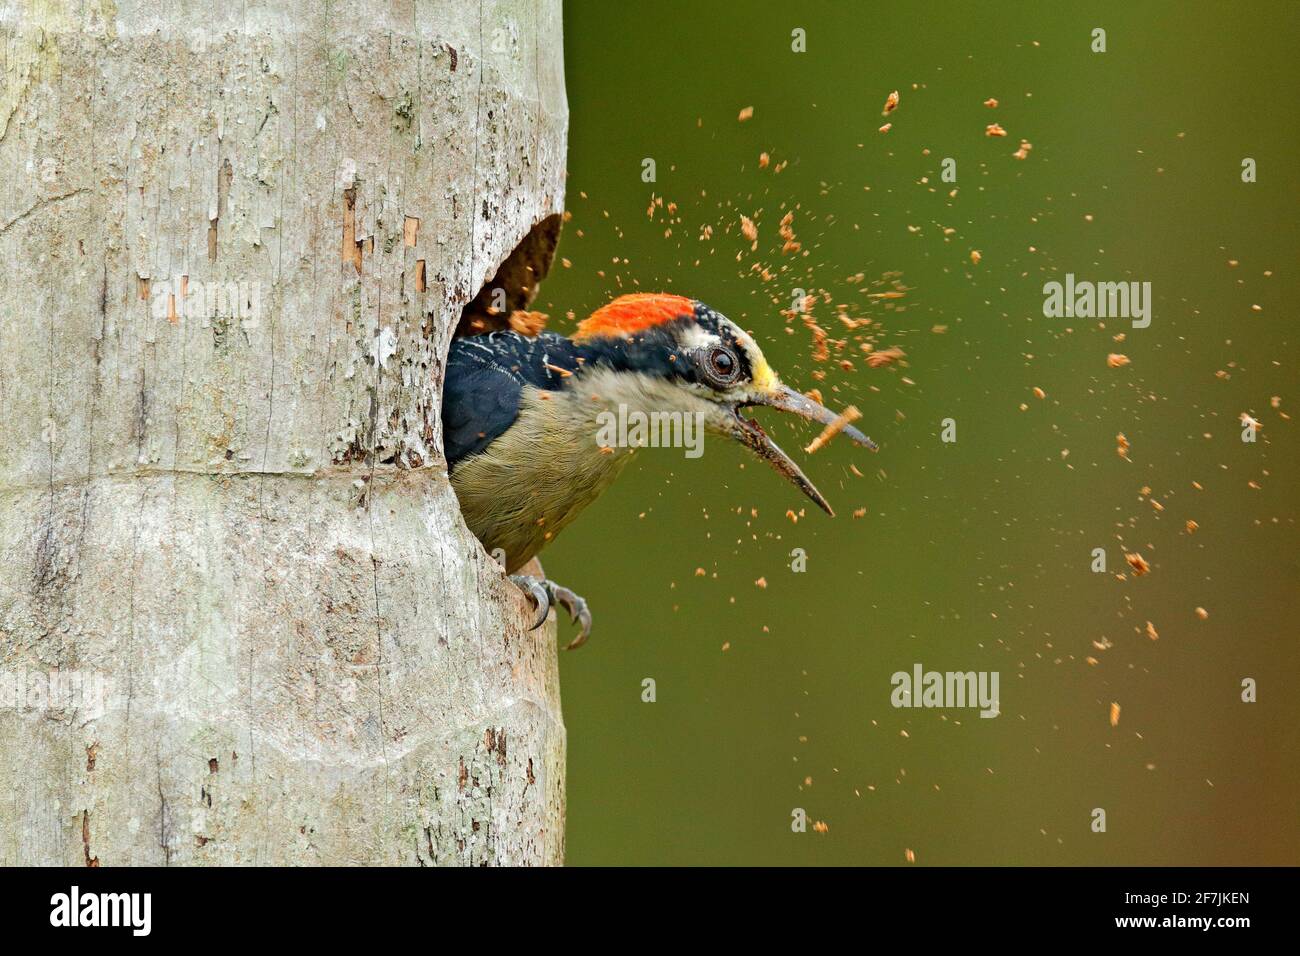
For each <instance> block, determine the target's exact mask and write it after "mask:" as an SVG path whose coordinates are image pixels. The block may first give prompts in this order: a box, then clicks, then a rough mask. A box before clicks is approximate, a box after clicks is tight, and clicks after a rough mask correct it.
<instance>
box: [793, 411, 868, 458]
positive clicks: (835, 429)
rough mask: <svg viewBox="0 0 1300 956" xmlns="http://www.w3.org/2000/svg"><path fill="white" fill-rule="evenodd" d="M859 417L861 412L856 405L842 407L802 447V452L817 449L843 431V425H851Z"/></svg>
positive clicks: (810, 451) (809, 452)
mask: <svg viewBox="0 0 1300 956" xmlns="http://www.w3.org/2000/svg"><path fill="white" fill-rule="evenodd" d="M861 417H862V413H861V412H860V411H858V406H856V405H850V406H849V407H848V408H846V409H844V411H842V412H840V413H839V415H837V416H836V417H835V420H834V421H833V422H831V423H830V424H828V425H827V426H826V427H825V428H823V429H822V433H821V434H820V435H818V436H817V437H816V438H814V439H813V440H812V441H811V442H809V443H808V445H807V447H805V448H804V453H805V454H808V455H811V454H813V453H814V452H816V451H818V450H819V449H821V448H822V446H824V445H825V444H826V443H827V442H829V441H830V440H831V439H832V438H834V437H835V436H836V435H838V434H839V433H840V432H842V431H844V426H846V425H851V424H852V423H853V422H856V421H857V420H858V419H859V418H861Z"/></svg>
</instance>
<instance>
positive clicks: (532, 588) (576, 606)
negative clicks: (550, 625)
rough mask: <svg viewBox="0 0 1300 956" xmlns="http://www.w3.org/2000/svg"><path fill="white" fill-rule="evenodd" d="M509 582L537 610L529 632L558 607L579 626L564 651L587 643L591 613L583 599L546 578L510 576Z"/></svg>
mask: <svg viewBox="0 0 1300 956" xmlns="http://www.w3.org/2000/svg"><path fill="white" fill-rule="evenodd" d="M510 580H511V581H514V582H515V584H517V585H518V586H519V588H520V590H522V591H523V592H524V593H525V594H527V595H528V596H529V598H531V599H532V602H533V604H534V605H535V606H536V608H537V620H536V621H534V622H533V626H532V627H530V628H529V630H530V631H535V630H537V629H538V628H539V627H541V626H542V625H543V624H545V623H546V615H547V614H549V613H550V612H551V608H552V607H555V606H556V605H559V606H560V607H562V608H564V610H566V611H568V612H569V619H570V620H571V621H573V622H574V623H575V624H578V625H580V629H579V631H578V636H577V637H575V638H574V639H573V640H571V641H570V642H569V643H568V645H567V646H566V647H565V648H564V649H565V650H566V651H571V650H573V649H574V648H577V647H581V646H582V645H583V644H586V643H587V638H588V637H590V636H591V612H590V611H589V610H587V602H586V601H585V600H584V599H583V598H581V597H580V596H578V595H577V594H574V593H573V592H572V591H570V590H569V589H568V588H566V587H562V586H561V585H559V584H556V583H555V582H554V581H552V580H550V579H548V578H535V577H533V576H532V575H529V574H512V575H510Z"/></svg>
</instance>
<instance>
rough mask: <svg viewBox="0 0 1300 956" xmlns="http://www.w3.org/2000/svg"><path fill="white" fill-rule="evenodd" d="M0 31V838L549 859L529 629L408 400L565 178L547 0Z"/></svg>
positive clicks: (319, 860) (149, 18)
mask: <svg viewBox="0 0 1300 956" xmlns="http://www.w3.org/2000/svg"><path fill="white" fill-rule="evenodd" d="M0 42H2V45H0V57H2V59H0V275H2V276H3V279H0V419H2V420H3V421H4V423H5V436H4V438H5V440H4V443H3V451H2V452H0V679H4V680H6V681H8V683H9V686H8V687H5V688H3V691H2V692H0V864H27V863H42V864H74V865H82V864H94V863H96V862H98V863H99V864H102V865H117V864H154V863H179V864H203V863H222V864H229V863H258V864H279V863H303V864H351V863H358V864H399V863H406V864H409V863H417V862H418V863H468V864H480V863H556V862H561V861H562V858H563V850H564V832H563V827H564V742H565V738H564V726H563V723H562V720H561V714H560V701H559V689H558V677H557V669H556V654H555V634H554V626H553V624H551V625H548V626H547V627H546V628H544V629H542V630H539V631H536V632H531V633H530V632H527V631H526V630H525V628H526V626H527V621H528V618H529V616H530V609H529V608H528V606H527V605H526V603H525V601H524V600H523V599H522V597H520V596H519V594H518V593H517V591H516V589H515V588H514V587H513V586H512V585H510V584H509V583H508V582H507V581H505V580H504V578H503V576H502V574H501V571H500V569H499V568H498V567H497V566H496V565H495V564H494V563H493V562H492V560H491V559H490V558H489V557H488V556H487V555H486V554H485V553H484V552H483V550H482V548H481V547H480V546H479V544H478V542H477V541H475V540H474V538H473V536H472V535H470V533H469V532H468V531H467V529H466V528H465V526H464V524H463V523H462V521H461V518H460V512H459V509H458V507H457V504H456V500H455V497H454V495H453V494H452V492H451V490H450V487H449V485H448V483H447V478H446V469H445V465H444V463H443V461H442V457H441V451H440V449H441V435H440V425H439V407H440V392H441V386H442V372H443V368H444V363H445V356H446V350H447V345H448V341H449V339H450V336H451V334H452V331H453V329H454V328H455V327H456V323H457V321H458V320H459V318H460V314H461V310H462V308H463V306H464V305H465V304H466V303H467V302H468V301H470V300H471V299H472V298H473V297H474V296H475V295H476V293H478V292H479V289H480V287H481V286H482V285H483V284H484V282H485V281H486V280H487V279H488V278H490V277H491V276H493V275H494V274H495V273H496V271H497V269H498V267H499V266H500V265H501V263H502V262H503V260H505V259H506V257H507V255H508V254H509V253H510V251H511V250H512V249H513V248H514V247H515V246H516V245H517V244H518V243H520V241H521V240H522V239H523V238H524V237H525V236H526V235H527V234H528V233H529V230H530V229H531V228H532V227H533V226H534V225H535V224H536V223H539V222H541V221H542V220H543V219H544V218H545V217H547V216H548V215H552V214H555V213H557V212H558V211H559V210H560V209H561V207H562V202H563V176H564V154H565V136H566V127H567V107H566V103H565V97H564V85H563V71H562V62H561V57H562V41H561V20H560V8H559V0H537V2H533V0H482V2H481V3H480V2H478V0H473V2H466V0H423V2H415V3H411V2H400V0H398V2H391V3H390V2H374V3H370V4H363V5H360V6H349V5H339V4H330V5H325V4H318V3H315V2H308V0H264V2H258V0H249V2H241V3H237V4H212V3H210V2H207V0H202V2H200V0H169V2H162V3H159V2H145V0H120V2H118V3H116V4H114V3H113V2H112V0H91V2H88V3H80V4H71V3H69V4H63V3H59V2H40V3H38V2H27V3H24V2H14V0H0ZM414 220H418V224H417V223H416V222H414ZM174 277H186V278H184V279H180V280H178V281H181V282H182V283H183V290H184V295H183V297H182V298H183V300H184V301H177V302H175V303H174V305H175V308H174V309H173V307H172V306H173V303H172V302H171V301H170V298H171V297H170V295H169V294H164V295H163V298H162V299H161V300H160V299H158V298H155V296H156V295H157V294H158V293H157V289H158V284H159V283H166V282H171V281H172V280H173V278H174ZM205 283H245V284H246V285H245V286H244V287H243V288H242V289H241V290H240V296H239V298H240V300H241V301H242V303H243V305H244V314H243V315H242V316H241V314H239V313H238V310H237V308H235V307H233V306H232V305H231V304H230V303H228V302H227V303H224V304H223V303H220V302H217V303H216V308H215V309H214V310H213V312H212V314H209V315H204V314H187V312H186V306H190V308H191V309H192V310H193V311H195V312H202V311H206V305H205V306H204V307H203V308H202V309H200V308H199V307H198V305H197V304H196V303H193V302H192V301H191V300H192V299H193V298H194V297H195V296H194V295H193V290H194V289H200V290H205V291H206V289H207V288H208V287H206V286H205V285H204V284H205ZM254 295H256V298H257V300H258V301H257V302H256V303H255V305H256V306H257V312H258V313H259V314H251V313H252V312H253V311H254V310H253V309H251V308H250V302H251V300H252V298H253V297H254ZM159 305H160V306H161V308H162V314H161V315H159V314H156V310H155V306H159ZM223 306H224V307H223ZM51 671H58V672H60V673H61V674H62V675H64V680H65V682H66V684H68V685H70V684H71V683H72V682H73V681H75V680H81V681H82V682H83V686H82V690H81V693H79V694H71V695H70V696H66V695H51V697H50V699H48V700H46V701H44V702H42V701H40V700H39V699H38V698H37V697H34V696H33V695H32V693H31V691H32V690H38V689H39V685H40V675H47V674H48V673H49V672H51ZM96 680H103V681H104V682H105V689H106V691H107V694H106V700H105V701H104V702H103V705H102V706H97V704H98V702H97V701H96V700H95V699H94V695H93V694H90V693H88V692H87V686H86V684H87V683H89V684H90V685H91V686H90V688H89V689H90V690H93V689H94V686H93V685H94V681H96ZM15 681H19V682H25V683H27V684H28V693H26V694H21V693H20V694H19V695H18V696H17V697H15V695H14V687H13V683H14V682H15Z"/></svg>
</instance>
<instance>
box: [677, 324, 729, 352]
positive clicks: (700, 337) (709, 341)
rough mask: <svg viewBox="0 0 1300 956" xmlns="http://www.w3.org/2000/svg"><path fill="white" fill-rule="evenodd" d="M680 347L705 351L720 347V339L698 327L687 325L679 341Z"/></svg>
mask: <svg viewBox="0 0 1300 956" xmlns="http://www.w3.org/2000/svg"><path fill="white" fill-rule="evenodd" d="M679 342H680V343H681V346H682V347H683V348H687V349H707V348H712V347H713V346H715V345H721V344H722V339H721V338H720V337H719V336H717V335H714V334H713V333H712V332H706V331H705V330H704V329H702V328H700V327H699V326H698V325H688V326H687V327H686V328H685V329H684V330H683V332H682V336H681V338H680V339H679Z"/></svg>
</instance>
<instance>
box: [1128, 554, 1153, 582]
mask: <svg viewBox="0 0 1300 956" xmlns="http://www.w3.org/2000/svg"><path fill="white" fill-rule="evenodd" d="M1124 560H1125V561H1127V562H1128V566H1129V567H1130V568H1132V569H1133V576H1134V577H1135V578H1140V577H1142V575H1144V574H1146V573H1147V572H1148V571H1150V570H1151V565H1150V564H1149V563H1148V562H1147V559H1146V558H1144V557H1142V555H1140V554H1125V555H1124Z"/></svg>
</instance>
